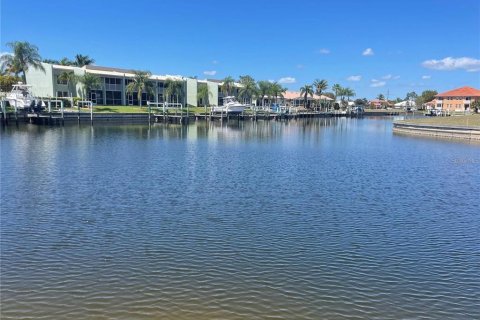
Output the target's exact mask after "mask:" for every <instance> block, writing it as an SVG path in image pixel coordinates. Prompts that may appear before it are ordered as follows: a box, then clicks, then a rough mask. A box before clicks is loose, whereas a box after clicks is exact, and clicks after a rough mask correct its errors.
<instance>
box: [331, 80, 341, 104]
mask: <svg viewBox="0 0 480 320" xmlns="http://www.w3.org/2000/svg"><path fill="white" fill-rule="evenodd" d="M332 90H333V92H335V98H334V99H335V101H336V100H337V97H338V95H339V93H340V92H341V91H342V86H341V85H339V84H338V83H336V84H334V85H333V87H332Z"/></svg>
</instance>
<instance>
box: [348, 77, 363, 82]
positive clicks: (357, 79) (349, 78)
mask: <svg viewBox="0 0 480 320" xmlns="http://www.w3.org/2000/svg"><path fill="white" fill-rule="evenodd" d="M347 80H348V81H360V80H362V76H350V77H348V78H347Z"/></svg>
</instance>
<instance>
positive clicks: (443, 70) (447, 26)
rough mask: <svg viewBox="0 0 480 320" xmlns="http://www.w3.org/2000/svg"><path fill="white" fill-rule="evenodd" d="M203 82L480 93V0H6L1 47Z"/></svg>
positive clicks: (367, 92)
mask: <svg viewBox="0 0 480 320" xmlns="http://www.w3.org/2000/svg"><path fill="white" fill-rule="evenodd" d="M16 40H21V41H29V42H31V43H33V44H36V45H37V46H38V47H39V48H40V54H41V56H42V57H43V58H52V59H60V58H62V57H69V58H73V56H74V55H75V54H77V53H82V54H88V55H89V56H91V57H93V58H94V59H95V60H96V64H97V65H102V66H112V67H122V68H134V69H146V70H150V71H151V72H152V73H154V74H182V75H186V76H198V77H199V78H219V79H220V78H224V77H225V76H228V75H231V76H233V77H234V78H238V76H240V75H245V74H249V75H251V76H253V77H254V78H255V79H257V80H276V81H280V82H282V83H284V86H286V87H288V88H289V89H291V90H296V89H298V88H299V87H301V86H302V85H304V84H308V83H311V82H312V81H313V80H314V79H316V78H319V79H327V80H328V82H329V84H330V85H333V84H334V83H339V84H341V85H342V86H348V87H351V88H353V89H354V90H355V91H356V93H357V97H367V98H372V97H375V96H376V95H378V94H379V93H383V94H384V95H387V93H388V94H389V97H390V98H396V97H404V96H405V94H406V93H407V92H409V91H416V92H417V93H420V92H421V91H423V90H426V89H435V90H437V91H440V92H441V91H445V90H449V89H452V88H456V87H460V86H465V85H469V86H473V87H476V88H480V1H478V0H455V1H453V0H451V1H446V0H430V1H428V0H425V1H422V0H417V1H412V0H405V1H385V0H384V1H354V0H351V1H347V0H343V1H341V0H338V1H315V0H296V1H278V0H277V1H267V0H245V1H236V2H234V1H225V0H223V1H216V0H202V1H195V0H182V1H178V0H164V1H154V0H135V1H120V0H117V1H114V0H102V1H99V0H96V1H93V0H76V1H65V0H63V1H57V0H49V1H33V0H23V1H14V0H2V1H1V45H2V46H1V51H2V52H5V51H8V48H7V47H6V46H5V43H7V42H9V41H16Z"/></svg>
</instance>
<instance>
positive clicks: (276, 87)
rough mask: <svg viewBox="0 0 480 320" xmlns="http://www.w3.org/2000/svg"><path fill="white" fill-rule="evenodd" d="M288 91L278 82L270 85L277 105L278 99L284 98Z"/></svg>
mask: <svg viewBox="0 0 480 320" xmlns="http://www.w3.org/2000/svg"><path fill="white" fill-rule="evenodd" d="M286 91H287V88H284V87H282V85H281V84H280V83H278V82H276V81H275V82H274V83H271V84H270V93H271V95H272V96H273V97H274V99H275V103H277V97H281V98H283V94H284V93H285V92H286Z"/></svg>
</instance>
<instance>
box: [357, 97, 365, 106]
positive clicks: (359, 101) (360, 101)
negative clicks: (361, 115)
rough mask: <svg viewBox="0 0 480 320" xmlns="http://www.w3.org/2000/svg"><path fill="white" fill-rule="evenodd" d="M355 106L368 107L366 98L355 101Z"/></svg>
mask: <svg viewBox="0 0 480 320" xmlns="http://www.w3.org/2000/svg"><path fill="white" fill-rule="evenodd" d="M355 105H356V106H363V107H366V106H367V105H368V100H367V99H366V98H363V99H355Z"/></svg>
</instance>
